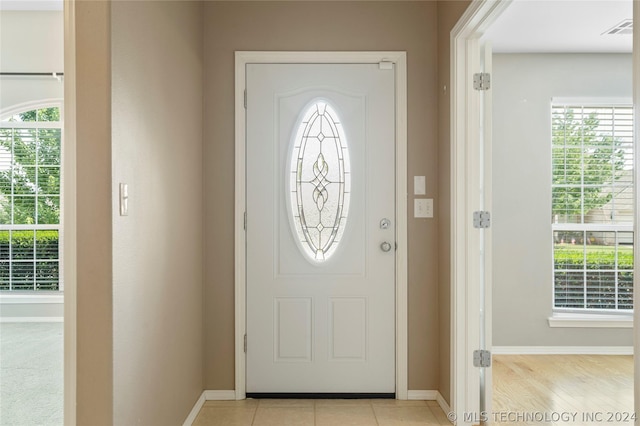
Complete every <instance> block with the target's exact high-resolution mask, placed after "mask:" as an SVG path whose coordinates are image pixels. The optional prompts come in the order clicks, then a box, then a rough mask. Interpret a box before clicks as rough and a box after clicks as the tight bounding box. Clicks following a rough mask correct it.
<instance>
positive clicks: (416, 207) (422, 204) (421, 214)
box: [413, 198, 433, 218]
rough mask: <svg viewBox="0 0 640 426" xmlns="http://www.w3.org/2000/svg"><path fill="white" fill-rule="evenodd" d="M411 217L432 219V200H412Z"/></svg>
mask: <svg viewBox="0 0 640 426" xmlns="http://www.w3.org/2000/svg"><path fill="white" fill-rule="evenodd" d="M413 217H417V218H431V217H433V198H416V199H415V200H413Z"/></svg>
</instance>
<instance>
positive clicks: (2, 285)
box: [0, 257, 10, 290]
mask: <svg viewBox="0 0 640 426" xmlns="http://www.w3.org/2000/svg"><path fill="white" fill-rule="evenodd" d="M2 259H6V258H4V257H3V258H2ZM0 290H10V284H9V262H5V261H0Z"/></svg>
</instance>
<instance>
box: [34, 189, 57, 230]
mask: <svg viewBox="0 0 640 426" xmlns="http://www.w3.org/2000/svg"><path fill="white" fill-rule="evenodd" d="M58 223H60V197H50V196H46V197H38V224H39V225H52V224H58Z"/></svg>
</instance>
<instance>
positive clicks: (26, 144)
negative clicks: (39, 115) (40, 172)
mask: <svg viewBox="0 0 640 426" xmlns="http://www.w3.org/2000/svg"><path fill="white" fill-rule="evenodd" d="M36 133H37V130H36V129H14V137H13V151H12V154H13V163H14V164H21V165H23V166H35V165H36V150H37V136H36Z"/></svg>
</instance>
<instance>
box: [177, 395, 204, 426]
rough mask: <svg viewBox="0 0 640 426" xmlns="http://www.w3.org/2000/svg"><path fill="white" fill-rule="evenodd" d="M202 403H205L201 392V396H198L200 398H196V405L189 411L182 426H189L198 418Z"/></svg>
mask: <svg viewBox="0 0 640 426" xmlns="http://www.w3.org/2000/svg"><path fill="white" fill-rule="evenodd" d="M205 392H206V391H205ZM204 402H205V397H204V392H202V394H200V398H198V400H197V401H196V404H195V405H194V406H193V408H192V409H191V412H190V413H189V415H188V416H187V418H186V419H185V421H184V423H182V426H191V425H192V424H193V422H194V421H195V420H196V417H198V413H199V412H200V410H201V409H202V406H203V405H204Z"/></svg>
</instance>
